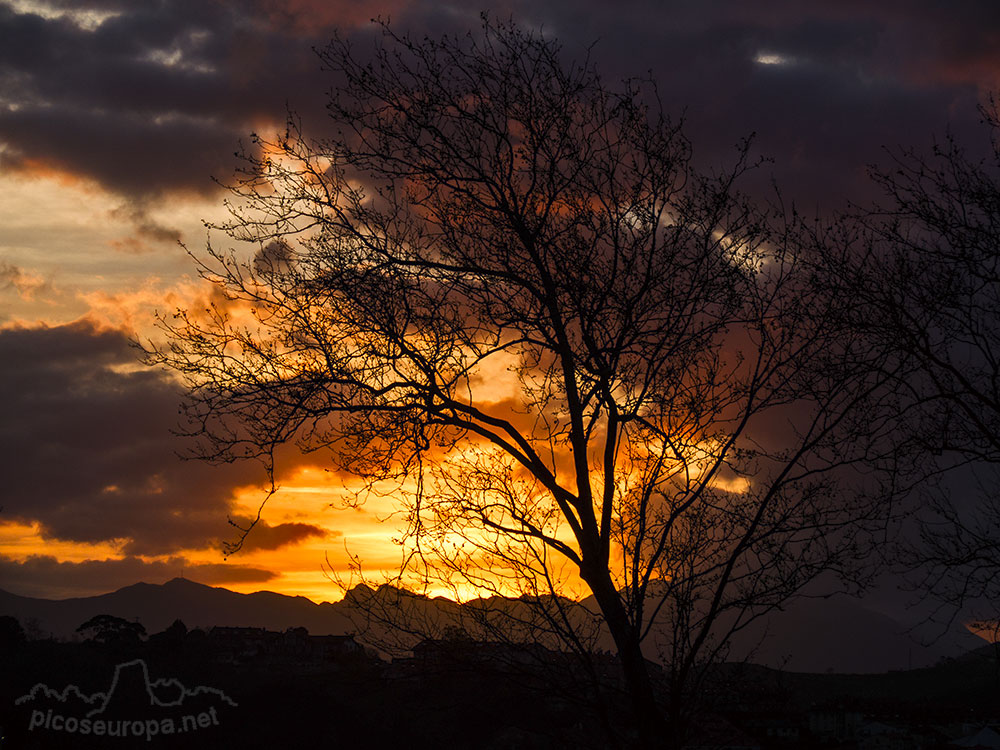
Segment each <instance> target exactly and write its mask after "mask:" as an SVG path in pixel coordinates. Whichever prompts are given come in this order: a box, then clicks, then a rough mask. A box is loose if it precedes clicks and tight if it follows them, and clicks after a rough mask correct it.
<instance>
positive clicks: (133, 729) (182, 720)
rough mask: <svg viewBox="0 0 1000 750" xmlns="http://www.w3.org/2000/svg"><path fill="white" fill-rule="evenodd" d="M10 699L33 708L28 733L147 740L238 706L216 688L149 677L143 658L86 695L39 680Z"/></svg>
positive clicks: (214, 720)
mask: <svg viewBox="0 0 1000 750" xmlns="http://www.w3.org/2000/svg"><path fill="white" fill-rule="evenodd" d="M14 704H15V705H16V706H19V707H24V708H26V709H28V710H30V711H31V716H30V719H29V721H28V730H29V731H31V732H36V731H43V732H44V731H53V732H66V733H70V734H79V735H84V736H85V735H94V736H95V737H144V738H145V739H146V740H151V739H152V738H153V737H155V736H158V735H171V734H177V733H183V732H190V731H196V730H203V729H208V728H211V727H213V726H218V725H219V724H220V713H224V712H225V711H226V710H228V709H233V708H237V707H238V705H239V704H238V703H237V702H236V701H234V700H233V699H232V698H230V697H229V696H228V695H226V693H225V692H224V691H223V690H221V689H219V688H214V687H209V686H206V685H198V686H196V687H194V688H188V687H186V686H185V685H184V684H183V683H182V682H181V681H180V680H179V679H177V678H174V677H170V678H159V679H156V680H151V679H150V676H149V667H148V665H147V664H146V661H145V659H133V660H131V661H127V662H122V663H120V664H117V665H116V666H115V671H114V675H113V677H112V678H111V684H110V686H109V687H108V690H107V691H106V692H104V691H98V692H95V693H91V694H89V695H88V694H86V693H84V692H83V691H82V690H80V688H79V687H78V686H77V685H75V684H70V685H66V687H64V688H63V689H62V690H58V689H56V688H52V687H50V686H48V685H47V684H45V683H41V682H39V683H36V684H35V685H34V686H33V687H32V688H31V690H29V691H28V692H27V693H25V694H24V695H22V696H20V697H19V698H17V699H15V701H14Z"/></svg>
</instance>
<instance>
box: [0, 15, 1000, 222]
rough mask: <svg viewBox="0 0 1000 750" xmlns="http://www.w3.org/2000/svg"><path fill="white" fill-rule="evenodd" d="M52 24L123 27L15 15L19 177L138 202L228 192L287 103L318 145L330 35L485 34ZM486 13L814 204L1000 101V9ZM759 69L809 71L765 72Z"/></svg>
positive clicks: (156, 22) (347, 25)
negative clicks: (64, 175)
mask: <svg viewBox="0 0 1000 750" xmlns="http://www.w3.org/2000/svg"><path fill="white" fill-rule="evenodd" d="M48 4H49V5H50V6H53V7H64V8H72V9H75V10H77V11H81V10H85V9H91V10H96V11H100V12H105V13H107V12H113V13H115V15H112V16H110V17H108V18H107V19H106V20H105V21H104V22H103V23H101V24H100V25H99V26H97V27H96V28H85V27H84V26H81V25H78V24H75V23H73V22H72V20H71V16H69V15H67V16H63V17H62V18H51V19H44V18H41V17H40V16H33V15H30V14H25V13H21V14H18V13H15V12H14V11H13V10H11V9H10V8H9V7H5V6H3V5H0V102H4V103H6V105H7V106H4V104H3V103H0V142H2V143H3V144H4V147H5V151H6V155H5V157H4V159H5V166H7V167H9V168H20V169H29V170H30V169H33V168H35V167H36V166H37V165H45V166H46V167H48V168H56V169H59V170H64V171H67V172H71V173H73V174H82V175H86V176H89V177H92V178H94V179H96V180H98V181H100V182H101V183H102V184H103V185H104V186H106V187H108V188H109V189H112V190H115V191H118V192H120V193H121V194H123V195H126V196H130V197H132V198H140V199H141V198H147V199H148V198H150V197H155V196H157V195H160V194H163V193H164V192H169V191H196V192H200V193H208V192H211V191H212V190H213V189H215V186H214V184H213V183H212V182H211V181H210V180H209V176H210V175H213V174H214V175H216V176H219V177H223V178H224V177H225V176H226V174H228V173H229V171H230V170H231V168H232V166H233V158H232V153H233V151H234V150H235V146H236V143H237V141H238V140H239V138H240V137H241V136H246V135H247V133H248V132H249V131H250V130H251V129H253V128H255V127H270V126H269V125H268V123H276V122H281V121H282V120H283V117H284V112H285V104H286V102H287V103H288V104H290V105H291V106H292V107H293V108H295V109H296V110H299V111H300V112H301V113H302V114H303V115H304V117H305V119H306V122H307V124H308V125H309V126H310V129H311V131H312V132H314V133H315V132H321V131H322V127H323V119H322V106H323V101H324V97H325V92H326V89H327V87H328V86H329V85H331V79H330V78H329V77H327V76H326V75H324V74H322V73H321V72H320V71H319V65H318V62H317V61H316V58H315V57H314V55H313V54H312V51H311V47H312V46H313V45H322V44H323V43H324V42H325V40H326V39H328V38H329V36H330V34H331V33H332V30H333V28H334V26H337V25H339V26H340V27H341V28H342V29H345V30H346V31H347V32H348V33H353V34H355V35H357V36H358V37H359V40H360V41H361V44H360V45H359V49H363V48H364V47H365V40H364V39H363V38H362V37H365V36H366V35H369V34H370V33H371V30H370V28H369V27H367V26H366V25H365V22H366V20H367V18H368V16H370V15H377V14H382V15H383V16H384V15H389V16H391V17H392V19H393V21H394V23H395V24H396V25H397V26H398V27H399V28H403V29H411V30H413V31H414V32H415V33H418V34H419V33H423V32H428V33H432V34H436V33H440V32H442V31H446V30H451V31H464V30H466V29H468V28H469V27H470V26H475V25H476V24H477V19H476V18H475V15H474V14H469V13H468V12H464V11H463V9H462V8H461V6H459V5H454V6H451V5H447V4H441V3H438V2H430V0H411V1H409V2H406V1H404V0H394V1H393V2H382V3H379V4H378V5H377V6H374V7H372V6H367V5H366V7H365V8H359V7H358V4H356V3H348V2H320V1H319V0H242V1H241V2H233V3H219V2H201V1H200V0H199V1H195V0H163V2H157V3H127V2H118V1H115V0H89V1H88V2H82V3H81V2H72V3H70V2H49V3H48ZM487 6H488V7H490V8H492V11H493V13H494V15H496V16H498V17H505V16H506V15H508V14H511V15H513V17H514V18H515V19H517V20H518V21H519V22H521V23H523V24H525V25H528V26H532V27H535V28H541V29H543V31H544V33H548V34H551V35H554V36H556V37H558V38H559V39H560V40H561V41H562V42H563V43H564V45H565V47H566V50H567V53H568V54H570V55H573V56H580V55H581V54H583V53H584V51H585V50H586V49H587V48H588V47H590V45H591V44H592V43H594V42H595V41H596V42H597V44H596V46H594V48H593V57H594V59H595V60H597V62H598V63H599V64H600V66H601V68H602V69H603V70H604V71H605V72H606V73H607V77H608V78H609V79H610V80H614V79H616V78H619V77H622V76H626V75H634V74H642V73H644V72H646V71H647V70H649V71H651V72H652V73H653V75H654V76H655V77H656V78H657V79H658V80H659V82H660V93H661V96H662V98H663V100H664V102H665V103H666V104H667V106H668V108H669V109H671V110H672V111H674V112H676V113H681V112H684V113H685V114H686V117H687V118H688V120H689V122H690V131H691V132H692V133H693V134H694V135H695V146H696V153H698V154H701V157H700V158H701V159H702V160H703V161H704V162H706V163H717V162H718V161H719V160H721V159H723V158H728V157H729V155H730V149H731V146H732V144H733V143H734V142H735V141H736V140H737V139H738V138H739V137H741V136H743V135H746V134H747V133H749V132H750V131H755V132H757V133H758V136H759V146H760V149H761V151H763V152H764V153H766V154H769V155H772V156H774V157H775V158H776V166H775V172H776V174H777V176H778V177H779V180H780V181H781V182H782V183H784V184H785V187H786V189H787V190H788V191H789V193H791V194H792V197H796V196H800V197H801V199H802V200H803V201H805V202H806V203H809V202H812V201H818V200H826V199H832V200H839V199H842V198H844V197H846V196H851V197H857V196H858V195H859V194H861V193H863V192H864V191H865V190H868V189H869V188H868V185H867V182H866V179H865V177H864V167H865V165H866V164H867V163H869V162H871V161H873V160H876V159H879V158H880V155H881V152H880V149H881V147H882V146H883V145H888V146H892V145H895V144H896V143H898V142H899V141H905V140H909V139H912V140H915V141H916V142H918V143H921V144H923V143H926V142H927V140H928V139H929V137H930V133H931V132H941V131H942V130H943V129H944V127H945V126H946V124H947V123H948V121H949V120H950V121H951V123H952V126H953V128H955V129H957V130H958V131H959V132H960V133H962V132H970V131H971V129H972V126H973V125H974V123H975V121H976V116H975V106H974V105H975V103H976V99H977V96H978V95H979V94H980V93H981V92H980V89H981V88H982V87H983V86H986V85H998V84H1000V76H998V74H997V73H996V71H997V70H1000V53H998V51H997V49H998V48H997V45H996V44H995V39H996V34H997V31H998V29H1000V10H998V6H997V5H996V3H993V2H990V0H966V1H965V2H956V3H949V4H948V5H947V6H942V5H941V4H940V3H936V2H931V0H922V1H921V2H908V3H901V2H887V3H863V2H860V0H849V1H848V2H843V1H842V0H838V2H833V0H829V1H824V2H817V3H809V4H805V5H804V4H802V3H797V2H791V1H790V0H771V1H769V2H758V3H752V4H748V3H745V2H739V1H737V0H714V1H713V2H705V3H697V4H693V3H681V2H671V3H659V2H655V3H654V2H651V0H632V2H625V3H614V4H608V3H604V2H597V1H596V0H585V1H584V2H583V3H576V4H573V5H566V4H565V3H556V2H552V0H548V1H547V2H546V1H542V2H532V3H527V2H524V0H516V1H511V2H503V1H500V0H497V1H494V2H491V3H488V4H487ZM762 52H763V53H772V54H777V55H781V56H784V57H785V58H786V59H789V60H794V61H795V62H796V64H795V65H786V66H780V65H779V66H773V65H772V66H766V65H761V64H759V63H757V62H755V57H756V56H757V55H758V54H759V53H762ZM11 104H13V105H14V106H13V108H12V107H11V106H10V105H11Z"/></svg>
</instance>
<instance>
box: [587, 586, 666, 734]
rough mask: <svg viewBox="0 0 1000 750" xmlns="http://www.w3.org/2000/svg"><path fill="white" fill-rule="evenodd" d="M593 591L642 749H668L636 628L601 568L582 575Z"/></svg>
mask: <svg viewBox="0 0 1000 750" xmlns="http://www.w3.org/2000/svg"><path fill="white" fill-rule="evenodd" d="M585 580H586V581H587V583H588V584H589V585H590V589H591V591H593V592H594V598H595V599H596V600H597V604H598V606H599V607H600V608H601V613H602V614H603V615H604V619H605V622H607V625H608V630H609V631H610V632H611V637H612V638H613V639H614V641H615V647H616V649H617V650H618V658H619V659H620V660H621V664H622V670H623V672H624V677H625V689H626V692H627V693H628V696H629V700H630V701H631V704H632V711H633V713H634V714H635V725H636V729H637V730H638V732H639V746H640V747H642V748H668V747H670V745H669V744H668V736H669V735H668V732H667V727H666V726H665V725H664V722H663V715H662V714H661V712H660V708H659V706H658V705H657V702H656V696H655V694H654V692H653V683H652V680H651V679H650V677H649V670H648V669H647V668H646V660H645V658H644V657H643V655H642V651H641V649H640V648H639V631H638V630H637V629H636V628H634V627H633V626H632V624H631V623H630V622H629V620H628V617H627V615H626V613H625V608H624V607H623V606H622V602H621V599H619V598H618V592H617V591H616V590H615V587H614V585H613V584H612V582H611V577H610V576H609V575H608V573H607V571H606V570H604V571H602V572H599V573H597V574H595V575H591V576H587V577H586V578H585Z"/></svg>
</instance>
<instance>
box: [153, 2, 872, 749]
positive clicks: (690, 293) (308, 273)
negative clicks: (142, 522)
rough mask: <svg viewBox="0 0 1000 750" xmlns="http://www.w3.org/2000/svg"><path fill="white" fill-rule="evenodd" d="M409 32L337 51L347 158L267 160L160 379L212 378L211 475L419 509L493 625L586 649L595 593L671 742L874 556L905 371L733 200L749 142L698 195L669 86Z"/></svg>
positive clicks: (645, 734) (786, 238) (813, 253)
mask: <svg viewBox="0 0 1000 750" xmlns="http://www.w3.org/2000/svg"><path fill="white" fill-rule="evenodd" d="M383 31H384V33H383V36H382V43H381V44H380V45H379V46H378V47H377V49H376V50H375V55H374V58H373V59H372V60H371V62H362V61H361V59H360V58H359V56H358V55H356V54H355V52H354V51H353V50H352V49H351V47H350V46H349V45H348V43H347V42H345V41H342V40H335V41H334V42H332V43H331V45H330V46H329V47H328V48H326V49H325V50H323V51H322V52H321V58H322V60H323V62H324V63H325V64H326V65H327V66H328V67H329V68H330V70H331V71H333V72H334V74H335V75H336V76H337V77H338V80H337V84H336V87H335V88H334V89H333V91H332V93H331V99H330V102H329V105H328V109H329V113H330V116H331V119H332V124H333V127H332V132H333V134H332V135H331V136H330V137H329V138H327V139H325V140H309V139H308V138H306V136H305V135H304V134H303V133H302V132H300V129H299V127H298V125H297V124H296V122H295V121H294V120H292V121H291V122H290V123H289V127H288V130H287V132H286V133H285V134H284V135H283V136H282V137H280V138H277V139H276V140H274V141H269V140H266V139H256V141H255V144H256V147H257V150H256V151H255V152H254V153H253V154H249V155H248V156H247V168H246V171H245V175H244V178H243V179H242V180H241V181H239V182H238V183H237V184H235V185H233V186H232V191H233V193H234V196H235V197H236V198H237V199H238V200H236V201H235V202H234V203H233V205H232V211H233V220H232V222H231V223H229V224H227V225H225V226H224V227H222V228H223V229H225V231H226V232H228V233H229V235H230V237H231V238H233V239H234V240H236V241H237V242H239V243H246V244H247V245H249V247H250V249H251V251H252V252H250V253H247V252H246V245H243V244H241V247H239V248H236V249H232V250H224V249H220V248H218V247H216V246H211V247H209V248H208V253H207V255H206V256H204V257H202V258H201V259H200V260H199V263H200V265H201V270H202V273H203V275H204V276H205V278H207V279H209V280H210V281H211V282H213V283H214V284H215V285H216V286H217V288H218V290H219V292H220V293H221V295H222V297H223V298H224V300H225V302H224V303H220V304H218V305H216V306H214V307H212V308H211V309H209V310H207V311H190V312H185V311H179V312H178V313H177V314H176V315H175V316H174V317H172V318H167V319H164V320H163V326H164V328H165V330H166V331H167V333H168V334H169V336H170V340H169V343H168V344H166V345H165V346H163V347H159V348H154V349H153V350H152V351H151V352H150V355H149V359H150V361H151V362H153V363H161V364H166V365H169V366H170V367H172V368H173V369H175V370H176V371H178V372H179V373H181V374H182V375H184V376H185V377H186V378H187V383H188V387H189V397H188V402H187V407H186V408H187V411H186V413H187V416H188V418H189V420H190V421H189V424H188V432H189V433H190V434H191V435H194V436H196V437H197V438H199V439H200V446H201V447H200V455H202V456H203V457H205V458H208V459H213V460H234V459H240V458H246V457H258V458H262V459H263V460H264V461H265V462H266V463H267V464H268V466H269V467H271V466H272V465H273V464H272V462H273V457H274V451H275V449H276V447H277V446H279V445H281V444H283V443H285V442H289V441H296V442H297V443H298V445H299V446H300V447H302V448H303V449H305V450H318V449H326V450H329V451H330V453H331V455H332V457H333V460H334V461H335V462H336V463H337V465H338V466H339V467H340V468H342V469H343V470H346V471H349V472H352V473H353V474H355V475H357V476H359V477H363V478H364V479H365V480H366V481H367V482H368V486H369V487H371V488H376V489H379V490H380V491H383V492H385V491H387V490H386V486H387V485H386V483H389V482H394V483H395V484H394V485H393V486H395V487H396V488H397V489H396V493H397V494H396V497H397V498H398V502H399V504H400V507H401V508H404V509H405V510H406V513H407V518H408V528H407V532H406V535H405V539H404V540H403V544H404V549H405V551H406V555H405V557H404V561H403V564H402V566H401V569H400V580H401V581H405V582H409V583H410V584H413V583H414V582H420V583H422V584H424V585H426V586H428V587H433V588H436V589H439V590H440V588H441V587H451V588H452V590H454V591H456V592H460V593H465V594H466V595H468V592H470V591H473V592H478V593H481V594H483V595H484V597H488V596H491V595H494V594H500V595H503V596H504V597H507V598H503V599H500V598H496V597H494V598H492V599H491V598H483V599H481V600H480V602H479V606H481V607H482V608H483V609H484V611H485V612H486V614H487V615H489V613H490V612H494V613H497V612H498V613H499V615H498V617H499V619H498V620H493V621H492V622H501V623H503V622H506V624H508V625H511V624H512V625H513V626H516V625H518V624H521V625H525V626H526V627H528V626H530V627H528V630H526V631H525V632H529V631H530V628H531V627H535V626H536V625H542V626H544V627H545V628H548V629H549V631H550V632H552V633H555V634H558V636H559V637H560V638H561V639H562V640H563V643H564V644H565V645H566V646H569V647H571V648H576V649H578V650H579V651H581V653H583V652H586V651H587V650H588V649H589V648H591V646H592V645H593V644H592V642H591V641H590V640H589V639H588V637H587V635H586V634H587V633H588V632H591V631H590V630H588V628H592V625H593V621H592V620H593V618H592V617H591V620H590V621H589V622H586V623H585V622H583V619H581V617H580V612H579V611H570V610H573V609H574V607H573V606H570V605H567V604H566V601H567V600H565V599H562V598H560V597H558V596H556V595H557V594H561V593H566V592H567V591H570V592H571V591H574V586H575V587H576V589H575V590H576V591H578V592H580V593H581V594H589V595H591V596H592V599H591V600H590V601H591V602H592V603H593V607H592V609H591V615H592V616H596V617H597V619H598V621H599V623H600V624H601V625H602V627H604V628H606V631H607V632H608V633H610V637H611V639H612V640H613V643H614V647H615V649H616V651H617V654H618V656H619V658H620V662H621V665H622V668H623V673H624V680H625V683H626V685H627V691H628V694H629V696H630V700H631V703H632V706H633V708H634V714H635V719H636V724H637V726H638V728H639V731H640V734H641V736H642V738H643V740H644V742H646V743H647V744H652V743H654V742H660V741H662V738H663V736H664V732H670V733H672V735H673V737H674V740H675V741H678V742H679V739H678V737H679V735H680V733H681V732H682V730H683V727H684V725H685V722H686V720H687V713H686V712H687V710H688V709H689V706H690V704H689V702H688V699H689V698H690V695H691V694H692V691H694V690H695V689H696V687H697V685H698V684H699V680H700V679H701V677H702V675H703V672H702V670H701V667H702V665H703V664H704V663H706V662H707V661H710V660H711V659H713V658H716V657H717V656H718V655H719V654H721V653H723V649H724V645H725V642H726V639H727V637H728V636H729V635H730V634H731V633H732V632H734V631H736V630H739V629H740V628H742V627H744V626H745V625H746V624H747V623H748V622H749V621H750V620H751V619H752V618H754V617H756V616H758V615H760V614H761V613H763V612H766V611H767V610H768V609H769V608H771V607H774V606H777V605H779V604H780V603H781V602H783V601H785V600H786V599H787V598H788V597H789V596H791V595H793V594H794V593H795V592H797V591H798V590H799V589H800V588H801V587H802V586H803V585H804V584H806V583H807V582H809V581H810V580H812V579H813V578H814V577H815V576H816V575H818V574H819V573H820V572H822V571H825V570H830V569H831V568H839V567H840V565H841V563H843V562H844V561H845V560H846V559H857V558H858V557H859V556H860V555H861V552H862V549H863V547H862V546H861V545H862V542H863V540H862V538H861V537H860V536H859V534H858V533H857V532H859V530H861V529H862V528H864V525H865V522H868V521H872V520H874V519H875V517H876V516H877V514H878V513H877V511H878V507H877V506H876V505H875V504H874V503H873V502H871V499H872V498H871V496H869V495H866V494H865V493H863V492H859V491H856V490H857V489H858V487H857V486H856V485H852V484H851V483H850V482H849V481H847V480H848V479H849V478H850V477H851V474H850V470H851V468H852V467H853V466H854V465H856V464H858V463H862V462H863V463H864V464H865V465H866V466H869V467H872V466H876V467H877V466H878V465H879V463H878V462H879V461H880V460H883V459H884V460H888V458H889V456H888V455H887V454H884V453H883V452H882V451H881V445H882V444H881V442H880V440H881V438H882V437H883V436H882V435H881V434H880V432H879V430H880V428H881V425H882V423H881V422H879V416H880V414H881V411H880V410H881V409H882V408H884V407H885V406H886V405H887V402H886V401H885V400H884V396H885V394H884V393H883V391H882V390H881V386H882V383H883V382H884V378H885V373H884V372H883V371H881V370H880V369H879V368H878V367H869V366H867V365H866V364H865V363H870V360H871V357H872V352H871V351H870V350H869V349H867V348H865V345H864V342H862V341H861V340H860V339H857V338H852V337H850V336H849V335H846V332H845V331H844V330H843V329H841V328H840V327H839V326H838V325H837V324H835V321H838V320H842V319H843V316H842V315H840V314H839V313H838V311H837V309H836V308H837V307H838V306H839V305H841V304H843V303H844V302H843V301H841V300H838V299H836V298H833V297H830V296H827V295H824V294H823V293H822V292H821V291H820V290H821V289H822V288H823V287H822V285H820V284H818V283H817V279H816V274H817V273H818V269H819V268H820V264H819V263H818V262H816V261H817V258H818V253H820V252H824V251H825V249H824V248H815V247H812V246H811V245H809V244H808V243H804V242H802V241H800V237H799V232H798V227H797V225H796V220H795V217H794V216H793V215H789V214H787V213H786V212H785V211H784V210H783V209H782V208H781V207H780V205H770V206H758V205H756V204H754V203H753V202H752V201H750V200H748V199H747V198H746V197H745V196H744V195H742V194H741V193H740V192H739V191H738V189H737V187H736V185H737V182H738V180H739V178H740V177H741V175H743V173H744V172H745V171H747V170H748V169H749V168H751V167H752V164H750V162H749V160H748V155H747V148H746V147H744V148H742V149H741V150H740V151H739V154H738V158H737V159H736V161H735V164H734V166H733V167H732V168H731V169H728V170H725V171H721V172H718V173H702V172H699V171H697V170H695V169H694V168H693V167H692V164H691V149H690V146H689V143H688V141H687V139H686V138H685V137H684V136H683V135H682V133H681V130H680V128H679V126H678V124H677V123H675V122H672V121H671V120H670V119H669V118H668V117H667V116H666V115H665V114H664V112H663V111H662V109H661V107H660V104H659V102H658V100H657V95H656V89H655V86H653V85H652V84H651V83H650V82H648V81H631V82H627V83H625V84H624V85H623V87H621V88H620V89H612V88H611V87H609V86H607V85H606V84H605V83H604V82H603V81H602V80H601V78H600V77H599V76H598V74H597V73H596V72H595V71H594V69H593V68H592V67H591V66H590V65H566V64H564V63H563V62H562V60H561V55H562V53H561V51H560V49H559V47H558V46H557V45H556V44H555V43H554V42H552V41H550V40H548V39H546V38H542V37H539V36H535V35H532V34H529V33H526V32H524V31H521V30H520V29H518V28H517V27H515V26H513V25H502V24H501V25H497V24H493V23H490V22H486V23H485V25H484V30H483V33H482V34H481V35H470V36H469V37H468V38H465V39H455V38H450V37H448V38H444V39H441V40H431V39H424V40H421V41H414V40H411V39H409V38H407V37H401V36H397V35H396V34H394V33H393V32H392V31H390V30H389V29H388V28H384V29H383ZM517 596H520V598H519V599H518V602H519V605H518V606H519V607H520V609H517V610H516V611H515V610H514V609H512V608H511V607H510V606H509V602H510V601H511V600H510V597H517ZM524 611H530V612H531V613H533V614H531V615H530V616H527V615H525V616H523V617H522V616H521V614H520V613H522V612H524ZM505 612H506V615H504V613H505ZM505 616H506V617H508V619H507V620H505V619H504V618H505ZM584 619H585V618H584ZM484 620H489V617H488V616H486V617H484ZM651 632H653V633H660V634H661V635H662V636H663V638H662V642H661V643H660V644H659V646H660V647H661V650H662V652H663V655H664V658H665V663H666V665H667V667H666V668H667V678H666V684H661V685H660V686H654V684H653V681H652V680H651V677H650V671H649V669H648V665H647V663H646V661H645V660H644V657H643V650H642V649H643V644H644V643H648V641H649V640H650V633H651ZM647 653H650V650H647Z"/></svg>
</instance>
